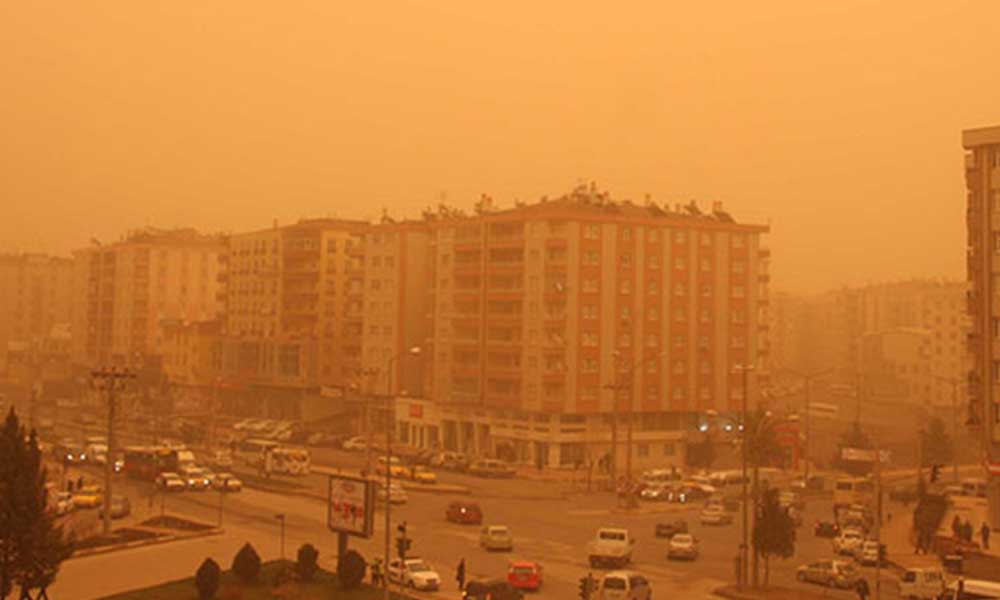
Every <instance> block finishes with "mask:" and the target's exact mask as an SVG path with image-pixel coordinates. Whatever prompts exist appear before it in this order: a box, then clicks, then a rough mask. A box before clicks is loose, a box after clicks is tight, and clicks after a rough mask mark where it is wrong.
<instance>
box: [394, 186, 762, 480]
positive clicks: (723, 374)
mask: <svg viewBox="0 0 1000 600" xmlns="http://www.w3.org/2000/svg"><path fill="white" fill-rule="evenodd" d="M479 208H480V210H479V211H477V214H476V215H475V216H469V217H463V216H456V215H454V214H448V215H444V216H442V217H440V218H435V219H432V220H431V221H430V229H431V235H432V238H431V244H432V248H433V252H432V253H433V257H434V258H433V268H431V269H429V270H428V272H429V273H430V274H431V275H432V277H433V278H432V279H431V280H430V281H428V284H429V285H431V286H432V287H433V290H434V296H433V302H432V304H431V306H430V311H429V312H430V314H431V317H432V323H431V324H432V327H433V329H432V334H431V338H432V340H433V343H432V344H431V345H430V352H429V353H427V356H425V357H424V363H423V364H424V366H425V368H427V369H431V370H432V371H431V373H432V377H431V381H432V387H431V390H430V393H429V394H426V395H427V396H428V397H429V398H430V399H431V400H433V406H431V405H427V404H426V403H424V402H421V401H419V400H411V401H408V402H405V403H403V404H402V406H403V407H404V408H401V409H400V411H398V412H397V419H399V420H400V427H401V430H402V431H403V433H404V437H410V438H420V439H423V440H424V441H425V443H426V444H427V445H433V444H435V443H437V444H439V445H440V446H441V447H444V448H449V449H461V450H466V451H469V452H472V453H475V454H495V455H500V456H504V457H506V458H510V459H513V460H517V461H522V462H533V463H537V464H539V465H557V466H558V465H561V466H573V465H577V464H581V463H586V462H589V461H595V460H597V459H604V460H606V459H608V458H610V457H611V456H612V455H613V456H615V457H617V463H619V464H620V465H624V464H626V463H627V462H628V459H627V458H625V457H626V456H627V453H626V441H627V439H628V435H629V433H628V431H629V430H631V435H632V438H633V441H634V450H633V452H632V458H633V461H634V462H635V464H636V465H653V464H655V465H665V464H678V465H679V464H681V463H682V461H683V448H684V444H683V442H684V440H685V439H686V437H687V434H688V433H689V432H690V431H692V430H694V428H695V423H696V419H697V418H698V415H703V414H705V413H706V412H708V411H717V412H719V413H732V412H733V411H736V410H738V409H739V407H740V405H741V399H742V398H741V396H742V394H743V385H742V381H743V375H742V372H741V371H740V370H739V368H738V367H739V366H741V365H746V364H750V365H755V366H756V372H754V373H753V375H752V376H750V377H748V382H749V388H750V392H749V396H750V398H751V399H756V398H758V397H759V394H758V387H759V384H760V383H761V379H762V378H766V376H767V369H766V365H767V353H768V346H767V342H766V338H767V336H766V330H767V327H768V319H767V315H766V311H767V306H768V301H769V299H768V294H767V289H768V280H769V275H768V263H769V251H768V250H767V249H766V248H764V247H763V246H762V245H761V240H760V238H761V234H763V233H765V232H766V231H767V227H766V226H759V225H746V224H739V223H736V222H735V221H734V220H733V219H732V218H731V217H730V216H729V215H728V214H726V213H724V212H723V211H722V209H721V206H716V207H715V210H713V211H712V212H710V213H702V212H701V211H699V210H698V209H697V207H695V206H694V205H693V204H692V205H691V206H687V207H678V208H677V210H667V209H664V208H662V207H659V206H656V205H654V204H648V205H646V206H641V205H635V204H632V203H628V202H612V201H610V200H608V199H607V198H606V197H604V196H603V195H598V194H596V193H593V192H592V191H589V190H586V189H578V190H576V191H575V192H574V193H573V194H572V195H570V196H568V197H565V198H561V199H558V200H554V201H546V202H541V203H538V204H534V205H529V206H519V207H517V208H514V209H511V210H503V211H494V210H491V209H490V208H489V206H488V205H486V206H480V207H479ZM397 347H398V346H397ZM754 403H755V402H754ZM752 404H753V403H752ZM430 415H434V417H433V419H431V418H430ZM616 417H620V419H616Z"/></svg>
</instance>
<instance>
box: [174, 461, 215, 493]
mask: <svg viewBox="0 0 1000 600" xmlns="http://www.w3.org/2000/svg"><path fill="white" fill-rule="evenodd" d="M178 475H180V477H181V478H182V479H184V483H185V485H186V486H187V488H188V489H190V490H207V489H208V488H209V487H211V485H212V479H211V478H210V477H209V474H208V473H207V472H206V471H205V469H202V468H201V467H196V466H194V465H190V466H185V467H181V468H180V473H178Z"/></svg>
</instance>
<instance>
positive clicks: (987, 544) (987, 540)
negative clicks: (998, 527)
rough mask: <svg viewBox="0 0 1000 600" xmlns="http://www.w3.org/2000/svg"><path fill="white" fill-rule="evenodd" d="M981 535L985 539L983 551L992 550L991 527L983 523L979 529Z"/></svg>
mask: <svg viewBox="0 0 1000 600" xmlns="http://www.w3.org/2000/svg"><path fill="white" fill-rule="evenodd" d="M979 535H980V536H981V537H982V538H983V550H989V549H990V526H989V525H987V524H986V521H983V526H982V527H980V528H979Z"/></svg>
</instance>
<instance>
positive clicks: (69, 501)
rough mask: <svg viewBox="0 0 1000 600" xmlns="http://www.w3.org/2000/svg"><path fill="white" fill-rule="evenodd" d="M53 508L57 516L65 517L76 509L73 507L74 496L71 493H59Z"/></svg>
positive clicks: (54, 500)
mask: <svg viewBox="0 0 1000 600" xmlns="http://www.w3.org/2000/svg"><path fill="white" fill-rule="evenodd" d="M53 508H54V509H55V512H56V515H65V514H67V513H70V512H72V511H73V509H74V508H75V507H74V505H73V494H71V493H70V492H59V493H57V494H56V495H55V498H54V499H53Z"/></svg>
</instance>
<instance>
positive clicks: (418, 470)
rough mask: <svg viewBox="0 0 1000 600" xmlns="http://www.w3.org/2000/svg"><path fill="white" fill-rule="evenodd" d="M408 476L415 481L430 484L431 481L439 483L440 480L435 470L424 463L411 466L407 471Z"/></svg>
mask: <svg viewBox="0 0 1000 600" xmlns="http://www.w3.org/2000/svg"><path fill="white" fill-rule="evenodd" d="M406 476H407V477H409V478H410V479H412V480H413V481H416V482H417V483H427V484H430V483H437V480H438V478H437V475H436V474H435V473H434V471H431V470H430V469H428V468H427V467H425V466H422V465H416V466H413V467H410V468H409V470H408V471H407V473H406Z"/></svg>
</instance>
